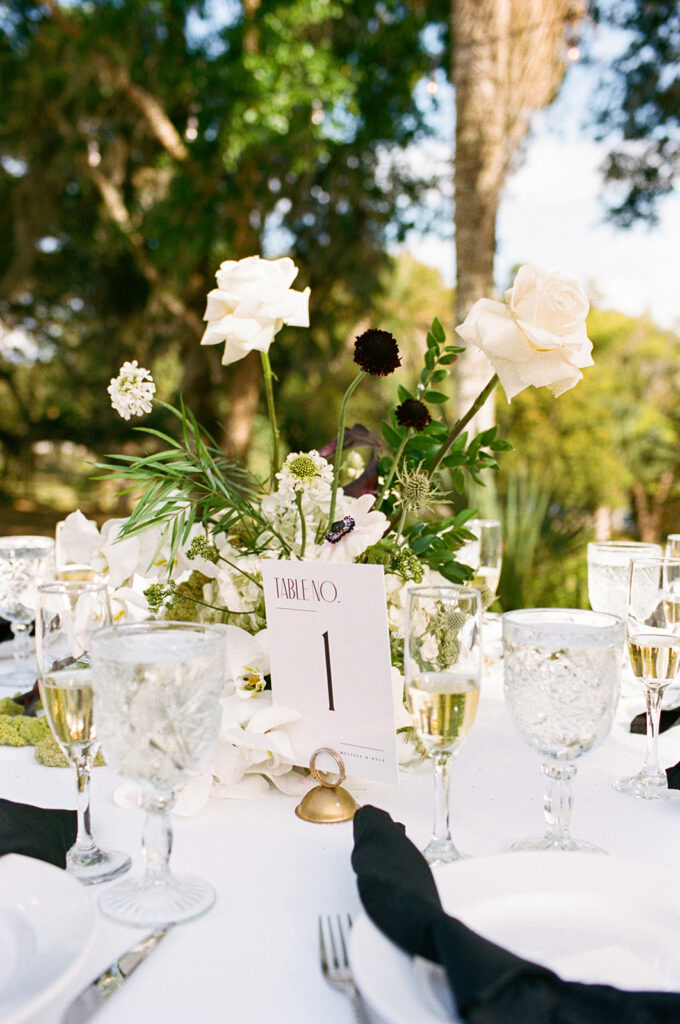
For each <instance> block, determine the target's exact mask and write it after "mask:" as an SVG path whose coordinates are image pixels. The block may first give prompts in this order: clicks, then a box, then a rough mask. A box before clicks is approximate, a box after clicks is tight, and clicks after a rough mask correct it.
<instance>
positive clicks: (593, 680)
mask: <svg viewBox="0 0 680 1024" xmlns="http://www.w3.org/2000/svg"><path fill="white" fill-rule="evenodd" d="M624 636H625V625H624V622H623V620H622V619H620V618H619V617H618V616H615V615H609V614H606V613H602V612H591V611H583V610H580V609H568V608H527V609H522V610H518V611H512V612H506V613H505V614H504V615H503V664H504V677H505V702H506V705H507V708H508V711H509V712H510V717H511V719H512V721H513V724H514V726H515V728H516V730H517V732H518V733H519V736H520V738H521V739H522V740H523V741H524V742H525V743H527V744H528V745H529V746H530V747H532V748H533V749H534V750H536V751H537V752H538V753H539V754H541V756H542V758H543V774H544V775H545V776H546V777H547V779H548V785H547V790H546V794H545V798H544V811H545V818H546V822H547V829H546V832H545V834H544V835H542V836H540V837H538V838H531V839H521V840H519V841H517V842H514V843H512V844H511V846H510V847H509V849H511V850H585V851H590V852H601V851H600V850H599V847H597V846H594V845H593V844H592V843H588V842H584V841H581V840H577V839H574V838H573V837H572V835H571V832H570V819H571V808H572V794H571V781H572V779H573V778H574V775H575V774H576V765H575V764H574V761H575V760H576V759H577V758H579V757H581V755H582V754H585V753H587V752H588V751H589V750H593V749H594V748H595V747H597V746H598V745H599V744H600V743H601V742H602V740H603V739H604V738H605V736H607V734H608V733H609V730H610V729H611V726H612V722H613V719H614V711H615V709H616V704H617V701H618V698H619V686H620V675H621V650H622V647H623V642H624Z"/></svg>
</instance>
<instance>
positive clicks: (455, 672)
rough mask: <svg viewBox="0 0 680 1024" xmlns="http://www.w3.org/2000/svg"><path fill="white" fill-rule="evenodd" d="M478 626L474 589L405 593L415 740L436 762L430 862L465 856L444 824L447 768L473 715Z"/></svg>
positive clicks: (479, 667) (479, 656)
mask: <svg viewBox="0 0 680 1024" xmlns="http://www.w3.org/2000/svg"><path fill="white" fill-rule="evenodd" d="M481 625H482V607H481V597H480V594H479V591H477V590H474V589H472V588H471V587H457V586H454V585H451V586H442V587H410V588H409V590H408V596H407V605H406V639H405V643H404V674H405V685H406V701H407V704H408V709H409V712H410V714H411V720H412V722H413V728H414V729H415V732H416V735H417V737H418V739H419V740H420V742H421V744H422V745H423V747H424V748H425V750H426V751H427V755H428V757H430V758H431V759H432V762H433V764H434V825H433V828H432V837H431V839H430V841H429V843H428V844H427V846H426V847H425V849H424V850H423V854H424V856H425V859H426V860H427V861H428V862H429V863H430V864H445V863H448V862H450V861H454V860H459V859H460V858H461V856H462V854H461V853H460V851H459V850H458V849H457V847H456V845H455V843H454V842H453V839H452V838H451V830H450V827H449V781H450V767H451V761H452V757H453V755H454V754H455V753H456V752H457V751H458V749H459V748H460V747H461V745H462V744H463V742H464V741H465V739H466V738H467V735H468V733H469V731H470V729H471V727H472V723H473V722H474V720H475V715H476V713H477V703H478V700H479V685H480V679H481V674H482V642H481Z"/></svg>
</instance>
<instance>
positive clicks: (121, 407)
mask: <svg viewBox="0 0 680 1024" xmlns="http://www.w3.org/2000/svg"><path fill="white" fill-rule="evenodd" d="M106 390H107V391H108V393H109V395H110V396H111V405H112V406H113V408H114V409H115V410H116V412H117V413H119V415H120V416H122V417H123V419H124V420H129V419H130V417H131V416H143V415H144V413H147V412H151V404H152V399H153V396H154V395H155V393H156V385H155V384H154V381H153V377H152V376H151V374H150V373H149V371H148V370H145V369H144V367H143V366H139V365H138V364H137V360H136V359H133V360H132V362H131V363H130V362H127V363H123V365H122V366H121V368H120V370H119V371H118V376H117V377H113V378H112V380H111V383H110V384H109V386H108V388H107V389H106Z"/></svg>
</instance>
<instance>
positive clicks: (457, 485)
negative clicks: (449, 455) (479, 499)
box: [453, 469, 465, 494]
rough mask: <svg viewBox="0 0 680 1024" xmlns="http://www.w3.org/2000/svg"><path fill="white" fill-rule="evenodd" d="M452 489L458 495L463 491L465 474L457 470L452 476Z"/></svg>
mask: <svg viewBox="0 0 680 1024" xmlns="http://www.w3.org/2000/svg"><path fill="white" fill-rule="evenodd" d="M453 487H454V490H455V491H456V492H457V493H458V494H462V493H463V491H464V490H465V474H464V473H463V470H462V469H457V470H456V471H455V472H454V474H453Z"/></svg>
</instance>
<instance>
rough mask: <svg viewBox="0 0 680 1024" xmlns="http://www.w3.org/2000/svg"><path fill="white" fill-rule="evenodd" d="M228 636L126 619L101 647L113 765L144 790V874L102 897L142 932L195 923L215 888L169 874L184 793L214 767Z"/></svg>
mask: <svg viewBox="0 0 680 1024" xmlns="http://www.w3.org/2000/svg"><path fill="white" fill-rule="evenodd" d="M225 665H226V640H225V634H224V631H223V630H222V629H221V628H220V627H219V626H205V625H198V624H195V623H190V622H169V621H168V622H166V621H159V622H143V623H137V624H134V623H124V624H122V625H119V626H111V627H109V628H107V629H103V630H101V631H100V632H99V633H97V635H96V636H95V637H93V641H92V674H93V685H94V691H95V708H96V714H97V729H98V732H99V735H100V736H101V740H102V746H103V749H104V752H105V756H106V759H107V762H108V763H109V764H110V765H111V766H112V767H113V768H114V769H116V770H117V771H119V772H120V774H121V775H124V776H125V777H126V778H128V779H131V780H133V781H134V782H137V783H138V784H139V785H140V786H141V789H142V806H143V808H144V810H145V811H146V822H145V825H144V833H143V838H142V845H143V852H144V859H145V864H146V867H145V872H144V876H143V877H142V878H141V879H139V878H131V879H129V880H127V881H125V882H122V883H121V884H120V885H116V886H114V887H112V888H111V889H109V890H108V891H107V892H105V893H103V894H102V896H101V898H100V900H99V906H100V909H101V910H102V911H103V913H105V914H106V915H107V916H108V917H110V918H112V919H113V920H115V921H119V922H122V923H123V924H129V925H133V926H139V927H151V926H156V925H162V924H169V923H171V922H175V923H178V922H181V921H188V920H190V919H191V918H194V917H198V916H199V915H200V914H203V913H205V911H207V910H209V909H210V907H211V906H212V905H213V903H214V901H215V891H214V889H213V888H212V886H210V885H208V883H207V882H204V881H203V880H202V879H200V878H196V877H194V876H192V875H174V874H172V873H171V872H170V865H169V857H170V851H171V848H172V827H171V822H170V811H171V809H172V805H173V802H174V795H175V790H176V789H177V788H178V787H179V786H181V785H182V784H183V783H185V782H187V781H188V780H189V779H190V778H191V777H192V776H194V775H196V774H197V773H198V772H200V771H201V769H202V768H204V767H205V764H206V762H207V760H208V758H209V756H210V753H211V751H212V748H213V745H214V742H215V740H216V738H217V733H218V730H219V724H220V706H219V700H218V698H219V696H220V692H221V689H222V684H223V682H224V678H225Z"/></svg>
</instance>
